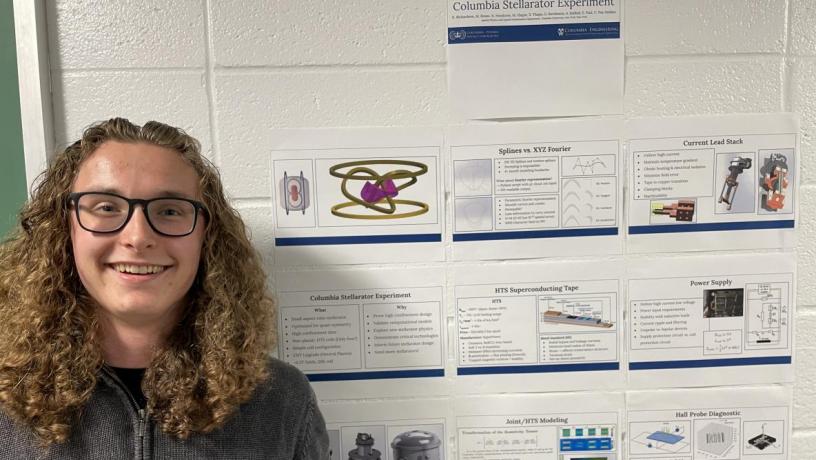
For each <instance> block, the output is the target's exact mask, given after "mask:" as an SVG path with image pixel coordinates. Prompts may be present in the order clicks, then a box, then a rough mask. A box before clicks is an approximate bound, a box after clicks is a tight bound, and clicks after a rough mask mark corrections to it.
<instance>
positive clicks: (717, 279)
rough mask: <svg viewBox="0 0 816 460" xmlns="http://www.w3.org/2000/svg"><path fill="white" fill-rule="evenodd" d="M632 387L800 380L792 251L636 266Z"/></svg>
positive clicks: (633, 270)
mask: <svg viewBox="0 0 816 460" xmlns="http://www.w3.org/2000/svg"><path fill="white" fill-rule="evenodd" d="M628 277H629V279H628V283H629V289H628V293H629V319H630V327H629V328H628V334H629V370H630V373H629V380H630V385H631V386H633V387H638V386H641V387H642V386H648V387H672V386H708V385H729V384H735V385H736V384H746V383H781V382H791V381H793V365H792V362H791V357H792V350H793V349H792V346H791V341H792V332H793V318H794V317H795V315H794V310H795V305H794V304H795V298H796V296H795V293H796V287H795V285H794V282H795V280H796V257H795V255H794V254H793V253H773V254H770V253H769V254H756V255H729V254H721V255H716V256H698V257H682V258H672V259H665V258H664V259H660V260H659V261H656V260H641V261H638V262H633V261H630V269H629V276H628Z"/></svg>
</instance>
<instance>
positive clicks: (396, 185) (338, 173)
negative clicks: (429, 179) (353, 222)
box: [329, 160, 429, 220]
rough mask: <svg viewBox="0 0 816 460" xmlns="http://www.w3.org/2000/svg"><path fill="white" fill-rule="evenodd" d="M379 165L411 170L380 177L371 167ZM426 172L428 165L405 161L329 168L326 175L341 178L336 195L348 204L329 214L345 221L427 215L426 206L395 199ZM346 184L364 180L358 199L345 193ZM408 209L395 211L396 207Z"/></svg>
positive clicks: (338, 206) (376, 161)
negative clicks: (340, 194) (359, 210)
mask: <svg viewBox="0 0 816 460" xmlns="http://www.w3.org/2000/svg"><path fill="white" fill-rule="evenodd" d="M381 165H388V166H391V165H395V166H403V167H409V168H413V169H410V170H409V169H394V170H391V171H388V172H386V173H383V174H380V173H378V172H377V171H376V170H374V169H373V168H374V167H376V166H381ZM427 172H428V165H426V164H424V163H420V162H418V161H408V160H361V161H348V162H345V163H340V164H336V165H334V166H332V167H331V168H329V174H331V175H332V176H334V177H337V178H340V179H343V182H341V183H340V192H341V193H342V194H343V196H344V197H346V198H347V199H348V200H349V201H347V202H344V203H338V204H336V205H334V206H332V207H331V213H332V214H334V215H335V216H337V217H344V218H347V219H373V220H381V219H401V218H406V217H414V216H419V215H422V214H425V213H426V212H428V209H429V206H428V204H427V203H423V202H421V201H415V200H405V199H397V198H395V197H396V196H397V195H398V194H399V192H400V191H402V190H404V189H406V188H408V187H410V186H412V185H414V184H416V183H417V177H419V176H421V175H423V174H425V173H427ZM349 181H365V184H364V185H363V187H362V190H361V192H360V196H355V195H352V194H351V193H350V192H349V191H348V183H349ZM398 206H400V207H408V208H409V210H407V211H405V212H398V209H397V207H398ZM352 207H355V208H364V209H367V210H368V211H369V213H367V214H363V213H360V212H349V211H348V208H352Z"/></svg>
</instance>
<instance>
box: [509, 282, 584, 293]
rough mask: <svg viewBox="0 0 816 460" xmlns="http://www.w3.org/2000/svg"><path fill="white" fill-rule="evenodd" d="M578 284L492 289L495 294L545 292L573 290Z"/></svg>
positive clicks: (575, 289) (576, 288)
mask: <svg viewBox="0 0 816 460" xmlns="http://www.w3.org/2000/svg"><path fill="white" fill-rule="evenodd" d="M577 290H578V286H570V285H568V284H564V285H560V286H559V285H554V286H534V287H516V286H507V287H497V288H495V289H494V291H495V293H496V294H529V293H536V294H538V293H547V292H575V291H577Z"/></svg>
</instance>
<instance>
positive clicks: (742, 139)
mask: <svg viewBox="0 0 816 460" xmlns="http://www.w3.org/2000/svg"><path fill="white" fill-rule="evenodd" d="M626 131H627V134H626V136H627V139H628V152H629V153H628V157H629V190H630V193H629V195H628V196H629V201H628V205H629V206H628V216H629V219H628V223H629V231H628V233H629V236H628V244H627V249H628V250H629V251H631V252H665V251H671V252H676V251H707V250H725V249H758V248H788V247H793V246H794V244H795V240H794V236H795V235H794V227H795V222H796V214H797V212H796V208H797V206H798V203H797V196H796V195H797V194H796V190H797V188H798V182H799V178H798V174H797V169H798V163H799V161H798V159H799V153H798V152H799V148H798V135H797V133H798V131H799V126H798V123H797V121H796V119H795V117H794V116H793V115H791V114H764V115H730V116H722V117H689V118H662V119H642V120H631V121H629V122H628V123H627V129H626Z"/></svg>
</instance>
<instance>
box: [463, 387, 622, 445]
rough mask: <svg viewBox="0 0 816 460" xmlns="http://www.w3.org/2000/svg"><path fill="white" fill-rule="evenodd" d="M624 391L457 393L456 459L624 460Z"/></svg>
mask: <svg viewBox="0 0 816 460" xmlns="http://www.w3.org/2000/svg"><path fill="white" fill-rule="evenodd" d="M623 408H624V401H623V394H622V393H559V394H549V395H545V394H536V395H506V396H490V397H488V396H485V397H469V398H457V400H456V402H455V411H456V445H457V451H458V457H457V458H458V459H459V460H569V459H576V460H578V459H598V460H616V459H622V458H623V455H622V454H621V447H620V445H621V440H622V437H621V431H622V430H621V419H622V413H623Z"/></svg>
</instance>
